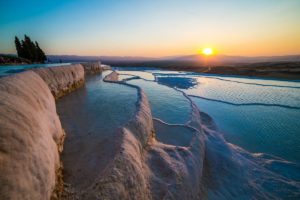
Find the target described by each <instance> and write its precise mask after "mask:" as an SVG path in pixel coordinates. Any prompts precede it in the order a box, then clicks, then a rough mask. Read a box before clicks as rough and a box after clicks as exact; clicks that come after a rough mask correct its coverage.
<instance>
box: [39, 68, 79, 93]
mask: <svg viewBox="0 0 300 200" xmlns="http://www.w3.org/2000/svg"><path fill="white" fill-rule="evenodd" d="M34 72H36V73H37V74H38V75H40V77H41V78H42V79H43V80H44V81H45V82H46V83H47V85H48V86H49V89H50V91H51V92H52V94H53V96H54V97H55V99H58V98H60V97H62V96H63V95H65V94H67V93H69V92H71V91H73V90H75V89H76V88H78V87H80V86H82V85H83V84H84V69H83V67H82V65H80V64H76V65H70V66H59V67H49V68H38V69H34Z"/></svg>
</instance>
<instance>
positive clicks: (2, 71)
mask: <svg viewBox="0 0 300 200" xmlns="http://www.w3.org/2000/svg"><path fill="white" fill-rule="evenodd" d="M62 65H70V63H54V64H30V65H4V66H0V77H1V76H7V75H10V74H14V73H18V72H22V71H25V70H28V69H31V68H38V67H54V66H62Z"/></svg>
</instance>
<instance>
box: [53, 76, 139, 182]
mask: <svg viewBox="0 0 300 200" xmlns="http://www.w3.org/2000/svg"><path fill="white" fill-rule="evenodd" d="M107 73H110V72H105V73H104V74H103V75H102V76H101V75H90V76H86V83H85V85H84V87H82V88H79V89H77V90H75V91H74V92H72V93H70V94H68V95H66V96H64V97H62V98H61V99H59V100H58V101H57V112H58V113H59V117H60V120H61V123H62V126H63V128H64V130H65V131H66V139H65V142H64V151H63V153H62V161H63V164H64V170H65V172H64V174H65V175H64V179H65V181H66V182H67V183H69V182H72V184H73V186H74V187H76V188H85V187H86V186H88V185H89V184H90V183H91V182H93V180H94V179H95V178H96V177H97V176H98V175H99V174H100V173H101V172H102V170H103V169H104V168H105V167H106V166H107V163H109V162H110V160H111V159H112V158H113V156H114V154H115V151H116V150H117V149H116V148H115V147H116V145H115V142H116V141H117V140H116V134H117V129H118V128H120V127H123V126H124V125H125V124H126V123H127V122H129V120H130V119H131V118H132V117H133V116H134V113H135V112H136V106H135V105H136V102H137V89H135V88H131V87H128V86H124V85H120V84H114V83H106V82H103V80H102V78H103V77H104V76H105V75H106V74H107Z"/></svg>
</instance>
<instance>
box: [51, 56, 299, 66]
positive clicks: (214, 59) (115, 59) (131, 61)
mask: <svg viewBox="0 0 300 200" xmlns="http://www.w3.org/2000/svg"><path fill="white" fill-rule="evenodd" d="M48 59H49V60H50V61H51V62H59V61H62V62H85V61H98V60H100V61H102V62H103V63H105V64H116V65H139V64H151V63H152V64H161V63H172V64H176V63H178V64H183V63H186V64H189V65H206V64H207V63H208V64H209V65H216V66H223V65H232V66H234V65H240V64H250V63H265V62H300V55H287V56H257V57H247V56H227V55H215V56H211V57H209V58H207V57H204V56H202V55H185V56H168V57H160V58H154V57H121V56H77V55H48Z"/></svg>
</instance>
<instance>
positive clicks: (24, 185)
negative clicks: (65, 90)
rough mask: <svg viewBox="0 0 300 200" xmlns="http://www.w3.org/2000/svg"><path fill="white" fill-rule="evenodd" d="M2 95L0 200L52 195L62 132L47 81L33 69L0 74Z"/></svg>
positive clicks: (61, 142)
mask: <svg viewBox="0 0 300 200" xmlns="http://www.w3.org/2000/svg"><path fill="white" fill-rule="evenodd" d="M0 98H1V104H0V113H1V115H0V152H1V153H0V172H1V173H0V185H1V187H0V199H50V197H51V196H52V197H53V198H54V197H55V196H56V194H55V193H56V192H58V190H60V189H61V188H60V186H61V185H60V180H59V178H60V176H59V175H60V167H61V165H60V159H59V152H60V151H61V150H62V146H63V138H64V131H63V129H62V127H61V123H60V121H59V118H58V115H57V113H56V107H55V101H54V98H53V96H52V94H51V92H50V90H49V88H48V86H47V84H46V83H45V82H44V81H43V79H42V78H41V77H40V76H39V75H38V74H36V73H34V72H32V71H27V72H23V73H20V74H16V75H12V76H8V77H4V78H1V79H0Z"/></svg>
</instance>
